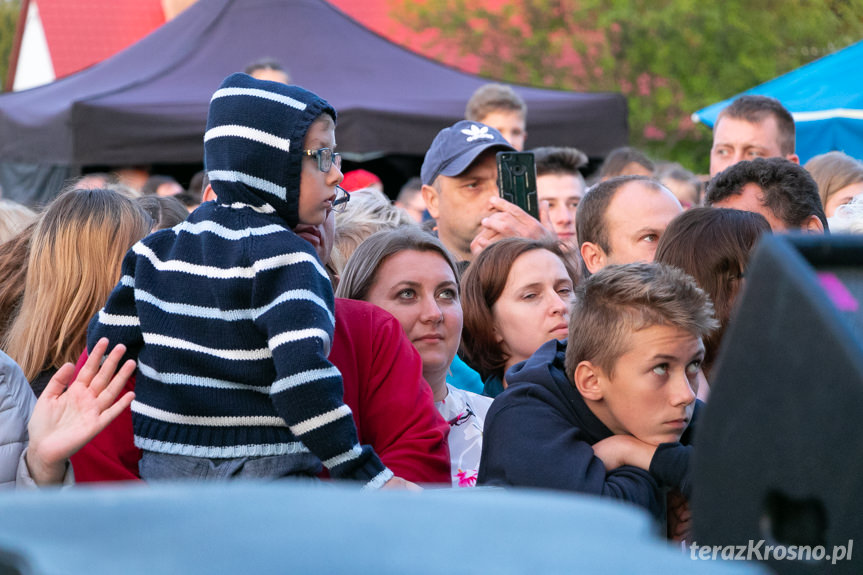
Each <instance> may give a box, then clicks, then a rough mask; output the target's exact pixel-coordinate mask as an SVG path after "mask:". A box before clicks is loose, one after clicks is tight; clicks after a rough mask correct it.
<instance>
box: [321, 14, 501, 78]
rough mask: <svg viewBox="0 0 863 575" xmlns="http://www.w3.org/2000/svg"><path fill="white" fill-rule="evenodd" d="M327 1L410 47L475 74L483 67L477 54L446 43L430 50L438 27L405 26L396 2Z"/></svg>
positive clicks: (390, 38) (382, 34)
mask: <svg viewBox="0 0 863 575" xmlns="http://www.w3.org/2000/svg"><path fill="white" fill-rule="evenodd" d="M326 1H327V2H329V3H330V4H332V5H333V6H335V7H336V8H338V9H339V10H341V11H342V12H344V13H345V14H347V15H348V16H350V17H351V18H353V19H354V20H356V21H357V22H359V23H360V24H362V25H363V26H365V27H366V28H368V29H370V30H372V31H373V32H375V33H377V34H380V35H381V36H383V37H385V38H386V39H388V40H390V41H391V42H395V43H396V44H399V45H401V46H403V47H405V48H407V49H408V50H411V51H413V52H416V53H418V54H423V55H425V56H427V57H430V58H432V59H435V60H438V61H441V62H443V63H445V64H448V65H450V66H454V67H456V68H459V69H461V70H463V71H465V72H468V73H471V74H476V73H477V72H478V71H479V68H480V64H481V63H482V62H481V61H480V59H479V58H478V57H476V56H473V55H466V56H461V55H459V54H458V51H457V49H455V48H453V49H446V47H445V46H441V45H436V46H435V48H436V49H435V50H430V49H429V47H430V46H431V45H433V42H434V40H435V39H436V38H437V36H438V31H437V30H435V29H429V30H424V31H423V32H420V33H417V32H415V31H414V30H412V29H411V28H409V27H407V26H405V25H404V24H402V23H401V22H399V21H398V19H397V17H396V16H395V15H394V14H393V4H394V3H393V2H392V1H391V0H326ZM501 3H502V0H485V1H484V2H483V4H485V5H487V6H498V5H499V4H501Z"/></svg>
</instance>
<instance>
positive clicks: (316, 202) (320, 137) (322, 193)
mask: <svg viewBox="0 0 863 575" xmlns="http://www.w3.org/2000/svg"><path fill="white" fill-rule="evenodd" d="M335 128H336V125H335V123H334V122H333V119H332V118H331V117H330V116H329V115H324V116H322V117H321V118H320V119H318V120H316V121H315V122H313V123H312V125H311V126H309V130H308V131H307V132H306V137H305V139H304V140H303V149H305V150H319V149H321V148H331V149H335V147H336V134H335ZM342 179H344V176H343V175H342V172H341V170H339V169H338V168H337V167H336V165H335V163H333V165H332V166H330V171H328V172H326V173H324V172H322V171H321V170H320V169H318V160H317V158H314V157H312V156H305V157H303V168H302V171H301V173H300V201H299V220H300V223H301V224H308V225H310V226H317V225H319V224H322V223H324V220H326V218H327V214H329V212H330V211H331V210H332V208H333V200H335V199H336V186H337V185H338V184H339V183H340V182H341V181H342Z"/></svg>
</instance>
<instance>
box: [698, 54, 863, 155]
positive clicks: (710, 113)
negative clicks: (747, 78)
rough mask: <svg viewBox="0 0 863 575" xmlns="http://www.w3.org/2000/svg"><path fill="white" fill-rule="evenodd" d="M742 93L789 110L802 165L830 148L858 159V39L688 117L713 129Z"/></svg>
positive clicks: (862, 102)
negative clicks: (775, 101)
mask: <svg viewBox="0 0 863 575" xmlns="http://www.w3.org/2000/svg"><path fill="white" fill-rule="evenodd" d="M744 94H759V95H763V96H772V97H774V98H776V99H778V100H779V101H780V102H782V105H783V106H785V107H786V108H787V109H788V111H789V112H791V114H792V115H793V116H794V121H795V123H796V125H797V155H799V156H800V161H801V162H804V163H805V162H806V161H808V160H809V159H810V158H812V157H813V156H817V155H818V154H824V153H826V152H831V151H833V150H839V151H843V152H845V153H846V154H848V155H849V156H853V157H855V158H860V159H863V41H861V42H857V43H856V44H852V45H851V46H849V47H848V48H845V49H844V50H839V51H838V52H834V53H833V54H830V55H829V56H825V57H823V58H821V59H819V60H816V61H814V62H811V63H809V64H806V65H805V66H802V67H800V68H797V69H796V70H793V71H791V72H789V73H787V74H785V75H783V76H779V77H778V78H775V79H773V80H770V81H769V82H765V83H764V84H761V85H760V86H756V87H755V88H752V89H751V90H747V91H746V92H743V93H742V94H738V95H737V96H734V97H732V98H729V99H727V100H723V101H722V102H719V103H717V104H713V105H712V106H708V107H707V108H704V109H703V110H699V111H697V112H695V113H694V114H693V115H692V119H693V120H694V121H697V122H703V123H705V124H707V126H709V127H713V123H714V122H715V121H716V117H717V116H718V115H719V112H720V111H722V109H723V108H725V107H726V106H727V105H728V104H730V103H731V102H732V101H733V100H734V99H735V98H737V97H738V96H742V95H744Z"/></svg>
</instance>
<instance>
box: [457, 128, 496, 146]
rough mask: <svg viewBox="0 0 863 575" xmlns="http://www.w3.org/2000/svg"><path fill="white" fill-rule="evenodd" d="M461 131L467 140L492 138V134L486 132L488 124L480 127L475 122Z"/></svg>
mask: <svg viewBox="0 0 863 575" xmlns="http://www.w3.org/2000/svg"><path fill="white" fill-rule="evenodd" d="M461 133H462V134H464V135H465V136H467V141H468V142H473V141H474V140H494V136H493V135H492V134H489V133H488V126H483V127H482V128H480V127H479V126H477V125H476V124H472V125H471V127H470V128H468V129H466V130H462V131H461Z"/></svg>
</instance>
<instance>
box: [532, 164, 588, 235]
mask: <svg viewBox="0 0 863 575" xmlns="http://www.w3.org/2000/svg"><path fill="white" fill-rule="evenodd" d="M536 195H537V198H539V201H546V202H548V215H549V217H550V218H551V224H552V226H553V227H554V231H555V233H557V237H558V239H559V240H560V241H561V242H563V243H564V245H566V246H567V247H569V248H570V249H572V248H574V247H576V239H575V213H576V211H578V204H579V203H581V198H582V197H584V184H583V183H582V180H581V179H579V178H578V177H576V176H574V175H572V174H546V175H544V176H537V178H536Z"/></svg>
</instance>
